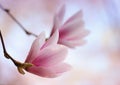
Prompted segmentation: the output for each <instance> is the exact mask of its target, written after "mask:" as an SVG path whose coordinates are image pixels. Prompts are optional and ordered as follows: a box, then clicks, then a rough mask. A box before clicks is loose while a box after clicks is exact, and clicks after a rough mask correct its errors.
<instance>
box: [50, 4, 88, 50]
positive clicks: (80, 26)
mask: <svg viewBox="0 0 120 85" xmlns="http://www.w3.org/2000/svg"><path fill="white" fill-rule="evenodd" d="M82 15H83V14H82V11H78V12H77V13H75V14H74V15H73V16H71V17H70V18H69V19H68V20H66V21H65V22H64V23H63V18H64V16H65V5H64V6H63V7H62V8H61V9H60V10H59V12H58V13H57V14H56V15H55V17H54V23H53V24H54V26H53V29H52V33H54V31H55V30H56V29H58V30H59V33H60V34H59V41H58V43H59V44H63V45H66V46H68V47H70V48H74V47H77V46H80V45H83V44H84V43H85V40H84V39H83V38H84V37H85V36H86V35H88V33H89V31H88V30H86V29H85V27H84V21H83V19H82Z"/></svg>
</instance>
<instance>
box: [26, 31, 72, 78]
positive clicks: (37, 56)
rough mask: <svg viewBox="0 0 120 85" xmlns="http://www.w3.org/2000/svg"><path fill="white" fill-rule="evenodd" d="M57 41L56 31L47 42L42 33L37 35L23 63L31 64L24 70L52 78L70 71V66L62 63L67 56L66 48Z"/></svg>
mask: <svg viewBox="0 0 120 85" xmlns="http://www.w3.org/2000/svg"><path fill="white" fill-rule="evenodd" d="M57 40H58V31H57V30H56V31H55V33H54V34H53V36H51V37H50V38H49V39H48V40H47V41H46V40H45V34H44V33H41V34H40V35H39V37H38V38H37V39H36V40H35V41H34V42H33V44H32V47H31V50H30V52H29V54H28V57H27V59H26V61H25V63H31V64H33V66H31V67H29V68H27V69H26V70H27V71H28V72H30V73H33V74H36V75H39V76H41V77H47V78H53V77H57V76H59V75H61V74H62V73H63V72H65V71H68V70H69V69H70V66H69V65H68V64H66V63H64V62H63V60H64V59H65V58H66V56H67V48H66V47H65V46H63V45H59V44H57Z"/></svg>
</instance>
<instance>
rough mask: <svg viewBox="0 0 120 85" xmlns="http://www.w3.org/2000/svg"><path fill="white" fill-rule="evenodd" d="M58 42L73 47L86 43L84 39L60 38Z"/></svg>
mask: <svg viewBox="0 0 120 85" xmlns="http://www.w3.org/2000/svg"><path fill="white" fill-rule="evenodd" d="M59 43H61V44H63V45H66V46H68V47H70V48H75V47H76V46H81V45H84V44H85V43H86V40H82V39H80V40H73V41H72V40H70V41H69V40H63V39H62V40H60V41H59Z"/></svg>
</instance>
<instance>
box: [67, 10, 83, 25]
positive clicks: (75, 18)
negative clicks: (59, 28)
mask: <svg viewBox="0 0 120 85" xmlns="http://www.w3.org/2000/svg"><path fill="white" fill-rule="evenodd" d="M82 18H83V12H82V10H80V11H78V12H77V13H75V14H74V15H73V16H71V17H70V18H69V19H68V20H67V21H66V22H65V24H67V23H71V22H74V21H76V20H81V19H82Z"/></svg>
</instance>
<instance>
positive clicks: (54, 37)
mask: <svg viewBox="0 0 120 85" xmlns="http://www.w3.org/2000/svg"><path fill="white" fill-rule="evenodd" d="M58 38H59V32H58V29H56V31H55V32H54V33H53V35H52V36H50V38H49V39H48V40H47V41H46V42H45V44H44V46H43V47H42V48H44V47H47V46H49V45H52V44H57V42H58Z"/></svg>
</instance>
